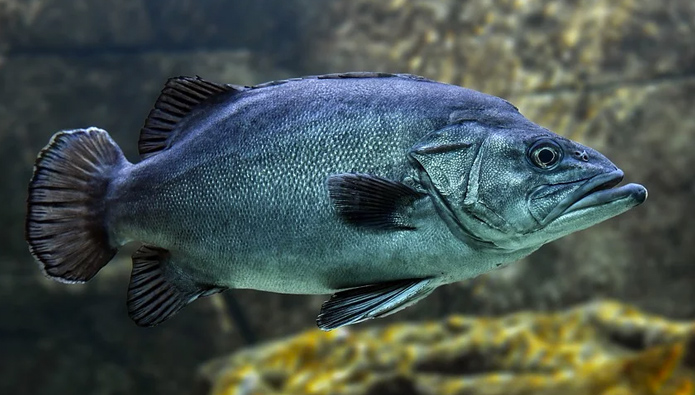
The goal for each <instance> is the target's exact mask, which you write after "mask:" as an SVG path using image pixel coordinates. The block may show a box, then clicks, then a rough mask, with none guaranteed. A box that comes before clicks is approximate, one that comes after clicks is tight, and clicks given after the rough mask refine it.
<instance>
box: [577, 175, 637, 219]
mask: <svg viewBox="0 0 695 395" xmlns="http://www.w3.org/2000/svg"><path fill="white" fill-rule="evenodd" d="M622 179H623V172H622V171H620V170H616V171H614V172H611V173H607V174H601V175H598V176H596V177H594V178H592V179H590V180H589V181H588V182H586V183H585V184H584V185H582V186H581V188H579V190H577V191H576V192H575V193H574V194H573V196H578V198H576V200H575V201H574V203H572V204H571V205H570V206H569V207H567V209H566V210H565V212H564V213H563V214H567V213H569V212H572V211H577V210H581V209H584V208H588V207H594V206H600V205H603V204H606V203H610V202H613V201H616V200H620V199H623V198H627V197H633V198H634V200H635V202H636V204H640V203H642V202H644V200H645V199H646V198H647V190H646V189H645V188H644V187H643V186H641V185H638V184H627V185H624V186H621V187H616V186H617V185H618V184H619V183H620V181H622Z"/></svg>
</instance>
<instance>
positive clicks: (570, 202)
mask: <svg viewBox="0 0 695 395" xmlns="http://www.w3.org/2000/svg"><path fill="white" fill-rule="evenodd" d="M623 177H624V174H623V172H622V171H621V170H620V169H615V170H613V171H609V172H607V173H601V174H598V175H596V176H593V177H591V178H588V179H586V180H578V181H576V182H577V183H578V182H581V181H584V183H583V184H582V185H581V186H579V187H578V188H577V189H576V190H574V191H572V192H571V193H569V194H568V195H567V196H566V197H565V198H564V199H562V200H561V201H560V202H559V203H558V204H557V205H556V206H555V208H553V210H552V211H550V213H548V215H546V216H545V218H543V219H542V220H540V221H539V222H540V224H541V226H544V225H547V224H548V223H550V222H552V221H554V220H555V219H556V218H558V217H559V216H561V215H563V214H564V213H565V212H567V211H568V209H569V208H570V207H572V206H574V205H576V204H579V203H580V202H582V201H585V200H586V202H587V203H589V202H590V201H593V202H594V204H592V205H597V204H601V203H602V202H607V201H604V200H605V199H600V198H601V197H604V195H596V197H595V198H594V197H593V196H594V195H595V194H596V193H598V191H601V190H607V189H611V188H613V187H615V186H616V185H618V184H619V183H620V182H621V181H622V180H623ZM614 195H615V193H614ZM586 207H588V206H586Z"/></svg>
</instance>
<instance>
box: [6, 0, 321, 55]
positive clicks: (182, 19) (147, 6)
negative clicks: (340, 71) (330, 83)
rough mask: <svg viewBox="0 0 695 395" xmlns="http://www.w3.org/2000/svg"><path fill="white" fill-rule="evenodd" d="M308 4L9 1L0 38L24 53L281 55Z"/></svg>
mask: <svg viewBox="0 0 695 395" xmlns="http://www.w3.org/2000/svg"><path fill="white" fill-rule="evenodd" d="M307 2H308V1H307V0H256V1H226V0H204V1H193V0H170V1H158V0H124V1H118V2H111V3H108V4H105V3H104V2H103V1H99V0H71V1H64V0H2V1H0V22H3V23H2V24H0V37H3V36H4V39H0V42H3V41H5V42H6V46H7V47H8V48H9V49H10V50H11V52H13V53H19V54H37V53H38V54H44V55H45V54H46V53H51V54H77V55H81V56H90V55H94V54H96V55H100V54H107V53H131V54H132V53H147V52H152V51H162V50H165V51H178V52H180V51H190V50H193V49H197V50H206V51H229V50H234V49H252V50H254V51H255V52H260V51H267V52H268V53H273V55H274V56H276V57H277V55H282V54H283V53H284V52H288V51H289V47H290V46H292V45H293V42H294V41H296V37H297V36H298V34H299V30H298V29H299V28H300V26H301V25H302V23H303V21H304V18H303V16H304V15H306V13H305V12H304V11H303V10H304V8H305V7H304V5H305V3H307ZM269 9H272V10H273V13H272V14H268V10H269ZM2 30H4V34H3V32H2Z"/></svg>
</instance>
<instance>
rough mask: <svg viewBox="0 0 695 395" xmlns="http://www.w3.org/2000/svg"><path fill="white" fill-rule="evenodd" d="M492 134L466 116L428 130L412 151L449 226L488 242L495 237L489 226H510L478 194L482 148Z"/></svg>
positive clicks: (458, 233) (456, 232)
mask: <svg viewBox="0 0 695 395" xmlns="http://www.w3.org/2000/svg"><path fill="white" fill-rule="evenodd" d="M488 134H489V132H488V129H487V127H486V126H485V125H483V124H481V123H479V122H476V121H473V120H466V121H463V122H459V123H456V124H453V125H449V126H447V127H445V128H443V129H440V130H437V131H434V132H431V133H429V134H427V135H426V136H425V137H424V138H423V139H422V140H420V141H419V142H418V143H417V144H415V146H413V147H412V148H411V150H410V152H409V156H410V158H411V160H412V161H413V162H414V163H415V164H416V168H418V169H419V173H420V181H421V182H422V184H423V186H424V187H425V188H426V189H427V190H428V191H429V192H430V195H431V196H432V198H433V199H434V201H435V207H436V209H437V212H438V213H439V215H440V216H441V217H442V219H443V220H444V222H445V223H446V224H447V226H448V227H449V230H451V231H452V233H453V234H454V235H456V236H457V237H459V238H462V239H467V240H475V241H477V242H481V243H484V244H491V242H490V240H491V239H492V238H490V237H487V236H488V235H486V233H488V232H487V231H486V228H489V229H490V231H493V229H498V230H501V229H504V228H506V227H507V223H506V221H505V220H504V219H503V218H501V217H500V216H499V215H497V214H496V213H495V212H494V211H492V210H489V209H488V208H486V207H485V206H484V205H482V204H480V202H479V198H478V187H479V185H480V169H481V163H482V161H483V160H484V155H483V150H482V149H481V148H482V147H483V146H484V144H485V141H486V138H487V136H488ZM474 222H477V223H474ZM481 225H482V227H481Z"/></svg>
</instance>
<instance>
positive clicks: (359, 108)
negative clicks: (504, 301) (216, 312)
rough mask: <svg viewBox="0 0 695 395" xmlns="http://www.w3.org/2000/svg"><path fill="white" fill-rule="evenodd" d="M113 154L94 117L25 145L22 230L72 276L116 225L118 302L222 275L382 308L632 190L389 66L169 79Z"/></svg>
mask: <svg viewBox="0 0 695 395" xmlns="http://www.w3.org/2000/svg"><path fill="white" fill-rule="evenodd" d="M138 149H139V154H140V160H139V161H138V162H137V163H131V162H129V161H128V160H127V159H126V158H125V156H124V155H123V152H122V151H121V149H120V148H119V146H118V145H117V143H116V142H115V141H114V140H113V139H112V138H111V137H110V135H109V133H108V132H106V131H105V130H103V129H100V128H98V127H94V126H92V127H88V128H82V129H74V130H64V131H60V132H58V133H56V134H54V135H53V137H52V138H51V140H50V142H49V143H48V145H47V146H46V147H45V148H43V150H42V151H41V152H40V153H39V154H38V157H37V159H36V162H35V165H34V171H33V175H32V178H31V180H30V183H29V188H28V198H27V217H26V232H25V236H26V240H27V242H28V245H29V250H30V251H31V253H32V255H33V256H34V258H35V260H36V261H38V263H39V266H40V268H41V270H42V271H43V273H44V274H45V275H46V276H48V277H49V278H52V279H54V280H57V281H60V282H66V283H84V282H86V281H88V280H90V279H91V278H92V277H94V276H95V275H96V274H97V272H98V271H99V270H100V269H101V268H102V267H104V266H105V265H106V264H107V263H108V262H109V261H111V260H112V258H113V257H114V255H115V254H116V252H117V251H118V249H119V248H121V247H122V246H124V245H126V244H128V243H139V244H140V247H139V249H138V250H137V251H136V252H135V253H134V254H133V255H132V265H133V267H132V272H131V278H130V283H129V286H128V295H127V307H128V314H129V316H130V317H131V318H132V320H133V321H134V322H135V323H136V324H137V325H139V326H145V327H147V326H154V325H157V324H160V323H161V322H163V321H165V320H167V319H168V318H170V317H171V316H172V315H174V314H175V313H177V312H178V311H180V310H181V309H182V308H183V307H184V306H186V305H187V304H189V303H191V302H192V301H194V300H196V299H198V298H202V297H205V296H208V295H212V294H215V293H218V292H222V291H224V290H226V289H256V290H261V291H268V292H275V293H284V294H326V295H331V296H330V297H329V298H328V300H327V301H326V302H325V303H323V305H322V307H321V310H320V312H319V314H318V318H317V320H316V322H317V325H318V327H319V328H320V329H322V330H332V329H335V328H339V327H342V326H345V325H351V324H356V323H359V322H363V321H366V320H369V319H373V318H378V317H383V316H386V315H390V314H393V313H395V312H397V311H400V310H402V309H403V308H405V307H407V306H410V305H412V304H414V303H416V302H418V301H419V300H421V299H423V298H425V297H426V296H427V295H429V294H430V293H432V291H434V290H435V289H436V288H437V287H439V286H441V285H444V284H450V283H454V282H457V281H461V280H464V279H469V278H473V277H476V276H478V275H481V274H483V273H486V272H489V271H491V270H495V269H497V268H500V267H504V266H506V265H507V264H510V263H512V262H515V261H518V260H519V259H521V258H523V257H525V256H528V255H529V254H531V253H532V252H534V251H536V250H537V249H538V248H540V247H541V246H542V245H544V244H546V243H548V242H551V241H553V240H556V239H558V238H560V237H563V236H565V235H568V234H570V233H573V232H577V231H580V230H583V229H586V228H588V227H590V226H592V225H595V224H597V223H600V222H602V221H604V220H606V219H609V218H611V217H614V216H616V215H619V214H621V213H624V212H626V211H628V210H630V209H631V208H633V207H635V206H637V205H639V204H641V203H643V202H644V201H645V199H646V198H647V189H646V188H645V187H644V186H642V185H639V184H634V183H630V184H626V185H622V186H619V184H620V183H621V182H622V180H623V177H624V174H623V172H622V171H621V170H620V169H619V168H618V167H617V166H616V165H614V164H613V163H612V162H611V161H610V160H609V159H607V158H606V157H605V156H604V155H602V154H601V153H599V152H598V151H596V150H594V149H592V148H590V147H587V146H584V145H582V144H580V143H577V142H574V141H572V140H569V139H567V138H565V137H562V136H560V135H557V134H555V133H553V132H551V131H550V130H548V129H546V128H544V127H541V126H539V125H537V124H535V123H533V122H531V121H530V120H528V119H527V118H526V117H524V116H523V115H522V114H521V113H520V112H519V110H518V108H516V107H515V106H514V105H512V104H511V103H510V102H508V101H506V100H504V99H502V98H499V97H495V96H491V95H487V94H484V93H481V92H478V91H475V90H471V89H466V88H463V87H459V86H456V85H450V84H445V83H441V82H437V81H433V80H429V79H426V78H424V77H420V76H415V75H409V74H389V73H379V72H353V73H339V74H326V75H317V76H307V77H301V78H293V79H288V80H282V81H273V82H268V83H264V84H259V85H252V86H248V85H234V84H220V83H216V82H212V81H208V80H205V79H203V78H201V77H197V76H196V77H185V76H184V77H176V78H171V79H169V80H168V81H167V82H166V84H165V86H164V88H163V89H162V91H161V94H160V96H159V98H158V99H157V100H156V103H155V104H154V108H153V109H152V110H151V112H150V113H149V116H148V117H147V119H146V121H145V124H144V126H143V127H142V129H141V131H140V137H139V142H138Z"/></svg>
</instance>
